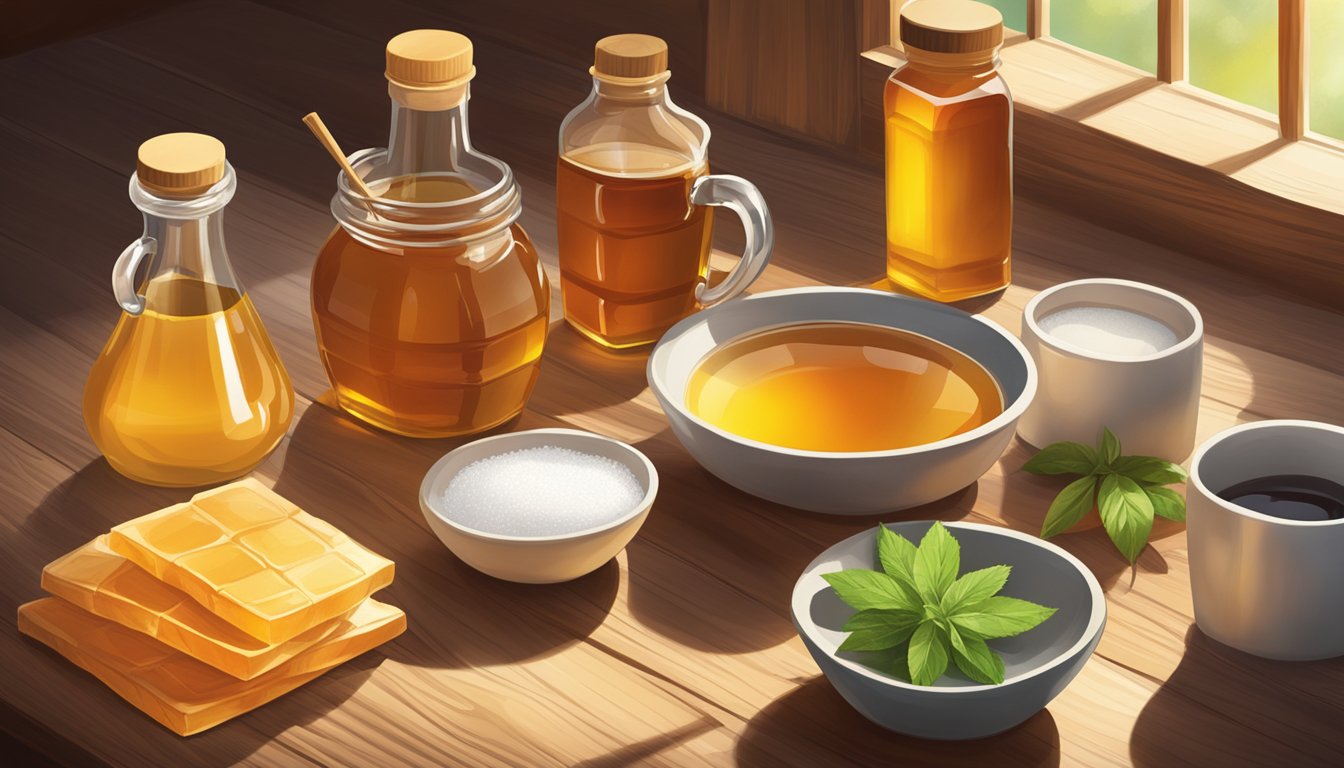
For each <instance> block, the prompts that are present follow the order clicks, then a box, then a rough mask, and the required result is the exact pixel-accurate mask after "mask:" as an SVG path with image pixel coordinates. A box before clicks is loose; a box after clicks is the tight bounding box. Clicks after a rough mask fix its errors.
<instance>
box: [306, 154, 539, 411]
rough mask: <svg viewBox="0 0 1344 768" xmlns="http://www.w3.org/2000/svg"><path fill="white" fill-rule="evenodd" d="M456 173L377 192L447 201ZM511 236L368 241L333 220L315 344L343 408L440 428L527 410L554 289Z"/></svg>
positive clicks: (319, 286) (469, 191)
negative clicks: (439, 242) (429, 243)
mask: <svg viewBox="0 0 1344 768" xmlns="http://www.w3.org/2000/svg"><path fill="white" fill-rule="evenodd" d="M476 193H477V190H475V189H473V188H472V187H471V186H470V185H468V184H466V183H465V182H464V181H463V180H462V179H461V178H460V177H454V176H450V175H442V176H434V175H416V176H407V177H400V178H397V179H393V180H392V181H391V182H390V184H388V186H387V187H386V188H385V189H381V190H377V194H378V195H379V197H383V198H391V199H394V200H401V201H407V202H425V203H432V202H440V203H441V202H450V201H453V200H460V199H463V198H467V197H471V196H473V195H475V194H476ZM510 231H511V233H512V239H513V242H512V245H511V246H510V247H508V248H506V249H505V250H503V251H502V252H498V251H495V252H492V251H491V250H490V249H489V248H487V247H483V246H481V245H461V246H455V247H451V248H415V247H406V248H396V249H393V248H388V249H383V248H375V247H373V246H371V245H368V244H365V243H362V242H360V241H358V240H356V239H354V238H353V237H351V236H350V234H349V233H348V232H346V231H345V229H344V228H342V227H339V226H338V227H337V228H336V229H335V231H334V232H332V234H331V237H330V238H328V240H327V243H326V245H325V246H324V247H323V248H322V251H321V253H320V254H319V255H318V258H317V263H316V265H315V266H314V268H313V280H312V291H313V320H314V324H315V325H316V328H317V340H318V349H319V351H320V353H321V357H322V362H323V364H324V365H325V366H326V368H327V375H328V377H329V378H330V380H331V382H332V386H333V389H334V391H335V394H336V397H337V399H338V400H339V402H340V405H341V407H342V408H344V409H345V410H346V411H348V412H349V413H351V414H353V415H355V416H356V417H358V418H360V419H362V420H364V421H366V422H368V423H370V424H372V425H374V426H376V427H379V428H381V429H385V430H387V431H389V432H395V433H398V434H403V435H409V436H413V437H447V436H453V435H463V434H470V433H474V432H480V431H482V430H486V429H490V428H491V427H494V426H497V425H499V424H502V423H504V422H505V421H508V420H509V419H510V418H512V417H514V416H516V415H517V414H518V413H520V412H521V411H522V409H523V405H524V404H525V403H526V401H527V398H528V395H529V394H530V393H531V391H532V387H533V385H534V384H535V383H536V380H537V374H538V371H539V365H540V358H541V350H542V346H543V345H544V343H545V340H546V330H547V322H548V314H549V308H550V295H549V291H548V288H547V284H546V280H545V276H544V273H543V272H542V270H541V266H540V264H539V262H538V259H537V251H536V248H535V247H533V245H532V241H531V240H530V239H529V238H528V236H527V233H526V232H524V231H523V229H522V227H520V226H518V225H517V224H514V225H513V226H512V227H511V229H510Z"/></svg>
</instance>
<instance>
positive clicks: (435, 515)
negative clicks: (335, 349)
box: [420, 429, 658, 584]
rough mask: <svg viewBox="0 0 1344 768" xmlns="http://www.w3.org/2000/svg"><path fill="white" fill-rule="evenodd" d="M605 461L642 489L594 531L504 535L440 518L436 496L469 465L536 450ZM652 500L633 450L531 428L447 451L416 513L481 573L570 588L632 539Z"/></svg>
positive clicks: (573, 433) (648, 473) (654, 489)
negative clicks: (624, 469)
mask: <svg viewBox="0 0 1344 768" xmlns="http://www.w3.org/2000/svg"><path fill="white" fill-rule="evenodd" d="M548 445H549V446H554V447H556V448H568V449H569V450H572V451H580V452H582V453H587V454H593V455H597V456H604V457H606V458H608V459H612V460H613V461H618V462H620V463H621V464H623V465H625V466H626V467H628V468H629V469H630V471H631V472H633V473H634V475H635V479H636V480H637V481H639V484H640V486H641V487H643V488H644V498H643V499H641V500H640V502H639V504H637V505H636V506H635V508H634V509H632V510H630V512H629V513H627V514H625V515H622V516H621V517H620V518H619V519H617V520H614V521H612V522H610V523H607V524H605V525H600V526H597V527H595V528H587V529H584V530H579V531H574V532H573V533H564V534H557V535H553V536H507V535H503V534H498V533H488V532H486V531H478V530H475V529H473V528H468V527H466V526H464V525H461V524H459V523H457V522H455V521H453V520H452V518H450V517H449V516H448V515H447V514H445V512H444V510H443V509H442V507H443V495H444V492H445V491H446V490H447V489H448V484H449V483H450V482H452V479H453V476H454V475H456V474H457V473H458V472H459V471H461V469H462V468H463V467H465V466H467V465H468V464H471V463H472V462H474V461H479V460H480V459H485V458H489V457H491V456H497V455H499V454H502V453H507V452H509V451H517V450H520V449H526V448H540V447H543V446H548ZM657 495H658V470H656V469H654V466H653V462H651V461H649V459H648V457H647V456H645V455H644V454H642V453H640V452H639V451H637V450H635V449H634V448H633V447H631V446H629V445H627V444H625V443H622V442H620V441H619V440H612V439H611V438H609V437H603V436H601V435H596V434H593V433H592V432H582V431H580V430H577V429H533V430H529V431H526V432H510V433H508V434H503V435H496V436H495V437H486V438H482V439H480V440H476V441H475V442H471V443H467V444H466V445H464V446H462V447H460V448H458V449H456V450H454V451H451V452H449V453H448V454H447V455H445V456H444V457H443V458H441V459H439V460H438V461H437V462H435V463H434V466H432V467H430V468H429V472H427V473H426V474H425V479H424V481H423V482H422V483H421V484H420V511H421V512H423V513H424V515H425V521H426V522H428V523H429V527H430V529H431V530H433V531H434V533H435V535H437V536H438V537H439V540H440V541H442V542H443V544H444V546H446V547H448V549H449V550H451V551H452V553H453V554H454V555H457V556H458V557H459V558H461V560H462V562H464V563H466V564H467V565H470V566H471V567H472V568H475V569H476V570H478V571H480V572H481V573H484V574H487V575H490V576H494V577H495V578H497V579H504V580H505V581H517V582H522V583H524V584H553V583H555V582H559V581H569V580H571V579H577V578H579V577H580V576H583V575H586V574H588V573H591V572H593V571H595V570H597V569H598V568H600V567H601V566H602V565H603V564H604V563H606V562H607V561H608V560H610V559H611V558H613V557H615V556H616V554H617V553H618V552H620V551H621V550H622V549H624V548H625V545H626V544H629V543H630V540H631V539H633V538H634V537H635V534H636V533H637V532H638V531H639V527H640V526H641V525H643V524H644V518H646V517H648V515H649V509H650V508H652V507H653V499H654V497H655V496H657Z"/></svg>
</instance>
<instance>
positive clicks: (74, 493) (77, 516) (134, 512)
mask: <svg viewBox="0 0 1344 768" xmlns="http://www.w3.org/2000/svg"><path fill="white" fill-rule="evenodd" d="M206 487H207V486H201V487H199V488H158V487H155V486H151V485H144V484H142V483H137V482H135V481H134V480H131V479H129V478H127V477H124V476H122V475H121V474H119V473H118V472H117V471H116V470H115V469H113V468H112V466H111V465H110V464H108V463H107V460H106V459H104V458H102V457H99V458H97V459H95V460H93V461H90V462H89V463H88V464H85V465H84V466H83V467H81V468H80V469H79V471H77V472H75V474H73V475H71V476H70V477H68V478H66V479H65V480H64V481H63V482H62V483H61V484H60V485H57V486H56V487H55V488H52V489H51V490H50V491H48V492H47V495H46V496H44V497H43V498H42V501H41V502H40V503H39V504H38V505H37V507H36V508H34V509H33V511H32V512H30V513H29V514H28V516H27V517H25V518H23V521H22V522H21V523H20V525H19V533H18V535H19V537H20V538H21V539H23V541H24V546H27V547H37V548H40V549H41V553H42V555H43V556H44V557H45V558H46V559H45V560H44V562H49V561H51V560H54V559H55V558H56V557H58V556H60V555H63V554H65V553H66V552H69V551H70V550H72V549H75V548H76V547H79V546H81V545H83V544H86V543H88V542H89V541H91V540H92V539H93V538H94V537H96V536H98V535H99V534H103V533H107V531H108V529H110V528H111V527H112V526H114V525H117V524H119V523H123V522H125V521H127V520H129V519H131V518H133V517H139V516H140V515H143V514H146V513H148V512H152V511H154V510H156V509H159V508H160V507H166V506H168V505H170V504H176V503H177V502H180V501H185V500H186V499H189V498H191V495H192V494H194V493H197V492H199V491H202V490H205V488H206ZM6 560H7V562H9V563H11V564H12V563H13V562H14V561H13V559H12V558H7V559H6ZM27 578H29V579H32V580H33V582H34V585H36V577H35V576H34V575H33V574H31V573H30V574H27Z"/></svg>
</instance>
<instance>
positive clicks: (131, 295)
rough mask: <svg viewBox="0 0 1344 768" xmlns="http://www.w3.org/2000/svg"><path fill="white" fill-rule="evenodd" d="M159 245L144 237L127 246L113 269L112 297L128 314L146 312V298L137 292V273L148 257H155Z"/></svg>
mask: <svg viewBox="0 0 1344 768" xmlns="http://www.w3.org/2000/svg"><path fill="white" fill-rule="evenodd" d="M158 247H159V243H158V241H157V240H155V239H154V238H152V237H142V238H140V239H139V240H136V241H135V242H133V243H131V244H130V245H128V246H126V250H124V251H122V252H121V255H120V256H118V257H117V263H116V264H115V265H114V266H113V267H112V295H113V296H115V297H116V299H117V303H118V304H120V305H121V308H122V309H124V310H126V312H127V314H131V315H139V314H140V313H141V312H144V311H145V297H144V296H141V295H140V294H138V293H136V291H135V273H136V272H138V271H139V270H140V262H142V261H144V260H145V257H146V256H153V255H154V252H155V251H156V250H158Z"/></svg>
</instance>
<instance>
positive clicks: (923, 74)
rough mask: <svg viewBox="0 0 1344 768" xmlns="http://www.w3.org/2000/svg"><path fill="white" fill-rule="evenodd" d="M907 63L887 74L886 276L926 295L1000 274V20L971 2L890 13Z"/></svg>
mask: <svg viewBox="0 0 1344 768" xmlns="http://www.w3.org/2000/svg"><path fill="white" fill-rule="evenodd" d="M900 36H901V43H902V44H903V45H904V47H905V54H906V57H907V59H908V63H907V64H906V65H905V66H903V67H901V68H900V69H898V70H896V71H895V72H894V73H893V74H892V75H891V78H890V79H889V80H888V81H887V84H886V91H885V95H884V102H885V112H886V143H887V147H886V164H887V277H889V278H890V279H891V280H892V282H894V283H896V284H897V285H899V286H901V287H903V288H905V289H906V290H909V291H912V292H914V293H917V294H919V295H921V296H925V297H927V298H930V299H935V300H937V301H956V300H958V299H965V298H970V297H972V296H979V295H982V294H986V293H992V292H994V291H997V290H1000V289H1002V288H1004V287H1006V286H1007V285H1008V282H1009V279H1010V276H1011V255H1012V229H1013V143H1012V142H1013V101H1012V96H1011V95H1010V94H1009V93H1008V86H1007V85H1006V84H1005V83H1004V81H1003V78H1001V77H999V74H998V71H997V70H998V63H999V58H998V51H999V47H1000V45H1001V44H1002V42H1003V17H1002V16H1001V15H1000V14H999V12H998V11H997V10H996V9H994V8H992V7H990V6H988V5H984V4H982V3H977V2H972V0H916V2H913V3H911V4H909V5H907V6H905V7H904V8H903V9H902V10H901V23H900Z"/></svg>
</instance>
